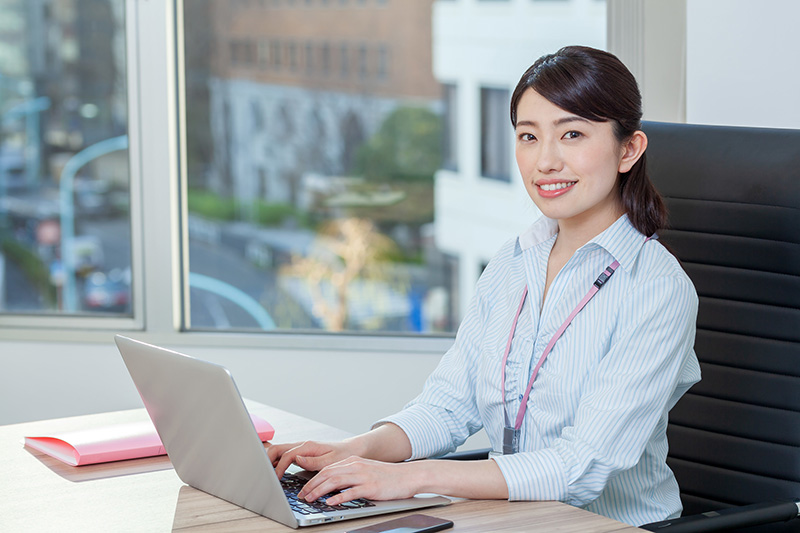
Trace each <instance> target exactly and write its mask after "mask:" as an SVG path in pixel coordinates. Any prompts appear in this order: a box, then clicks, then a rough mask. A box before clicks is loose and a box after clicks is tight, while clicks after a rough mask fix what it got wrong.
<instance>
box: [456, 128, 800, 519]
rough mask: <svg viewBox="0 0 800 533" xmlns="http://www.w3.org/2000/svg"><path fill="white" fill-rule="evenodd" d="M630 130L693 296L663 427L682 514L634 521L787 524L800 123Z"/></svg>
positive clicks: (799, 352)
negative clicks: (685, 355) (675, 398)
mask: <svg viewBox="0 0 800 533" xmlns="http://www.w3.org/2000/svg"><path fill="white" fill-rule="evenodd" d="M644 131H645V133H646V134H647V136H648V138H649V140H650V144H649V147H648V148H647V158H648V167H649V171H650V176H651V178H652V180H653V182H654V183H655V185H656V188H657V189H658V190H659V191H660V192H661V194H662V195H663V196H664V199H665V202H666V204H667V207H668V209H669V212H670V214H669V223H670V229H668V230H665V231H662V232H661V234H660V240H661V242H662V243H664V244H665V245H666V246H667V247H668V248H669V249H670V250H671V251H672V252H673V253H674V254H675V255H676V256H677V257H678V259H679V260H680V261H681V263H682V265H683V268H684V269H685V270H686V272H687V273H688V274H689V277H690V278H691V279H692V281H693V282H694V285H695V288H696V289H697V294H698V296H699V298H700V307H699V311H698V317H697V339H696V342H695V351H696V352H697V357H698V359H699V360H700V365H701V367H702V373H703V379H702V381H701V382H700V383H698V384H697V385H695V386H694V387H692V388H691V389H690V390H689V392H688V393H687V394H686V395H685V396H684V397H683V398H682V399H681V400H680V401H679V402H678V404H677V405H676V406H675V408H673V410H672V411H671V412H670V423H669V428H668V430H667V431H668V437H669V446H670V449H669V456H668V459H667V463H668V464H669V466H670V468H671V469H672V470H673V472H674V473H675V476H676V478H677V480H678V485H679V486H680V489H681V500H682V502H683V507H684V512H683V515H684V516H683V517H681V518H679V519H676V520H665V521H663V522H657V523H653V524H647V525H644V526H641V527H642V528H644V529H647V530H650V531H664V532H668V533H697V532H701V531H743V532H746V533H788V532H800V519H798V518H797V516H798V513H800V505H799V504H798V499H800V131H795V130H773V129H757V128H730V127H714V126H696V125H687V124H662V123H654V122H652V123H645V124H644ZM487 453H488V450H476V451H469V452H456V453H455V454H451V455H450V456H447V458H454V459H484V458H486V454H487Z"/></svg>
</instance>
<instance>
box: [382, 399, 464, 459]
mask: <svg viewBox="0 0 800 533" xmlns="http://www.w3.org/2000/svg"><path fill="white" fill-rule="evenodd" d="M388 422H391V423H392V424H396V425H397V426H399V427H400V429H402V430H403V431H404V432H405V434H406V436H407V437H408V440H409V441H410V442H411V457H410V459H411V460H414V459H425V458H427V457H432V456H435V455H441V454H444V453H448V452H451V451H454V450H455V446H454V445H453V439H452V436H451V435H450V432H449V431H448V430H447V425H446V424H444V423H443V422H442V421H441V420H439V419H438V418H437V417H436V414H435V413H434V412H432V411H431V410H430V409H428V408H427V407H426V406H424V405H420V404H416V405H412V406H410V407H407V408H406V409H403V410H402V411H400V412H399V413H397V414H395V415H392V416H389V417H386V418H384V419H382V420H379V421H378V422H376V423H375V424H373V426H372V427H373V428H376V427H378V426H381V425H383V424H386V423H388Z"/></svg>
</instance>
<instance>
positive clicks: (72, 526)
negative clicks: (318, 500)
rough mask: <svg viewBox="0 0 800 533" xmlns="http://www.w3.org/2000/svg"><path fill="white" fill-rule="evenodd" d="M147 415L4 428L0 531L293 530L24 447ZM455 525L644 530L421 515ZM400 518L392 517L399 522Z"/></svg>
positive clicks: (289, 420)
mask: <svg viewBox="0 0 800 533" xmlns="http://www.w3.org/2000/svg"><path fill="white" fill-rule="evenodd" d="M247 405H248V408H249V409H250V411H251V412H253V413H255V414H258V415H260V416H262V417H263V418H264V419H266V420H268V421H269V422H270V423H271V424H272V425H273V426H274V427H275V438H274V441H275V442H286V441H295V440H305V439H311V438H313V439H319V440H328V439H336V440H338V439H342V438H345V437H347V436H349V434H348V433H347V432H344V431H341V430H338V429H336V428H333V427H330V426H327V425H325V424H321V423H319V422H314V421H312V420H308V419H306V418H302V417H299V416H297V415H293V414H291V413H287V412H286V411H281V410H280V409H275V408H272V407H268V406H265V405H262V404H258V403H255V402H247ZM146 417H147V413H146V412H145V411H144V409H134V410H131V411H119V412H115V413H103V414H97V415H88V416H81V417H73V418H63V419H56V420H43V421H39V422H29V423H25V424H15V425H10V426H2V427H0V454H1V455H0V456H1V457H3V460H2V469H0V530H2V531H4V532H5V531H10V532H18V531H19V532H22V531H25V532H35V531H81V532H84V531H88V532H92V531H115V532H119V531H135V532H150V531H153V532H160V531H170V530H173V531H179V532H190V531H199V530H201V529H202V530H203V531H226V532H227V531H256V530H257V531H266V532H272V531H275V532H284V533H285V532H287V531H293V530H292V529H290V528H287V527H285V526H283V525H281V524H278V523H277V522H273V521H272V520H269V519H267V518H264V517H262V516H259V515H257V514H254V513H251V512H250V511H247V510H246V509H242V508H240V507H238V506H235V505H233V504H230V503H228V502H225V501H223V500H220V499H218V498H215V497H213V496H210V495H208V494H205V493H204V492H201V491H198V490H195V489H193V488H191V487H188V486H186V485H184V484H183V483H182V482H181V480H180V479H179V478H178V476H177V475H176V474H175V471H174V470H173V469H172V466H171V464H170V462H169V459H168V458H167V457H165V456H163V457H152V458H146V459H136V460H132V461H120V462H116V463H107V464H101V465H90V466H82V467H70V466H67V465H65V464H63V463H61V462H59V461H57V460H55V459H52V458H50V457H49V456H47V455H44V454H42V453H39V452H37V451H35V450H31V449H29V448H25V447H23V446H22V444H21V441H22V439H23V438H24V437H25V436H32V435H43V434H48V433H53V432H61V431H70V430H77V429H85V428H90V427H97V426H102V425H106V424H112V423H120V422H133V421H138V420H143V419H146ZM422 512H427V513H428V514H432V515H434V516H440V517H442V518H448V519H451V520H453V521H454V522H455V524H456V525H455V528H453V529H452V530H450V531H456V532H460V531H465V532H466V531H537V530H538V531H562V532H566V533H568V532H575V533H578V532H581V533H592V532H595V533H606V532H612V531H613V532H634V531H641V530H639V529H637V528H634V527H631V526H627V525H625V524H621V523H619V522H616V521H614V520H610V519H608V518H605V517H602V516H599V515H596V514H593V513H590V512H588V511H583V510H581V509H577V508H575V507H571V506H569V505H566V504H563V503H559V502H507V501H478V500H474V501H472V500H464V501H458V502H456V503H454V504H453V505H450V506H447V507H439V508H433V509H429V510H423V511H422ZM402 514H403V513H399V514H397V515H391V516H392V517H396V516H402ZM387 519H388V517H387V516H380V517H371V518H363V519H359V520H350V521H347V522H338V523H334V524H327V525H324V526H314V527H311V528H305V529H304V530H305V531H308V532H309V533H325V532H330V531H345V530H346V529H352V528H354V527H361V526H365V525H367V524H371V523H375V522H381V521H384V520H387Z"/></svg>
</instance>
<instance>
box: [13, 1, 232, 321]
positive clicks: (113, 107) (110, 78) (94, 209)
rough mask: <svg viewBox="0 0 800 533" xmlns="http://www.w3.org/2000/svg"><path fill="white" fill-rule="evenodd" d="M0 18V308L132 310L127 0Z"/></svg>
mask: <svg viewBox="0 0 800 533" xmlns="http://www.w3.org/2000/svg"><path fill="white" fill-rule="evenodd" d="M0 19H2V20H3V23H2V25H3V29H2V32H0V58H2V59H1V60H0V117H2V121H1V122H0V314H26V315H33V316H37V315H38V316H47V315H56V316H57V315H62V316H63V315H71V316H92V315H93V316H104V317H109V318H113V317H131V316H132V315H133V305H134V302H133V296H132V294H133V291H132V285H133V280H132V273H131V218H130V211H129V206H130V180H129V171H128V168H129V165H128V150H127V148H128V129H127V122H128V117H127V74H126V72H127V66H126V56H125V12H124V9H123V3H122V1H110V0H108V1H103V0H96V1H92V2H88V1H82V2H72V3H71V4H70V5H69V6H64V5H59V8H56V6H53V5H49V4H47V3H44V2H39V3H34V4H31V5H29V4H28V3H27V2H20V1H10V0H2V1H0ZM44 36H47V38H44ZM232 46H234V43H232ZM232 49H235V48H232ZM237 59H238V55H237V57H233V58H232V61H236V60H237Z"/></svg>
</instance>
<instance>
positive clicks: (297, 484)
mask: <svg viewBox="0 0 800 533" xmlns="http://www.w3.org/2000/svg"><path fill="white" fill-rule="evenodd" d="M306 481H307V480H305V479H303V478H301V477H298V476H295V475H293V474H284V475H283V477H282V478H281V486H282V487H283V492H284V494H286V499H287V500H289V506H290V507H291V508H292V510H293V511H296V512H298V513H300V514H314V513H322V512H326V511H345V510H348V509H360V508H362V507H374V506H375V504H374V503H372V502H370V501H367V500H365V499H363V498H356V499H355V500H351V501H349V502H344V503H340V504H339V505H328V504H327V503H325V500H327V499H328V497H329V496H333V494H334V493H330V494H326V495H325V496H323V497H322V498H320V499H318V500H317V501H315V502H307V501H305V500H303V499H298V498H297V493H298V492H300V489H302V488H303V485H305V484H306Z"/></svg>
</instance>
